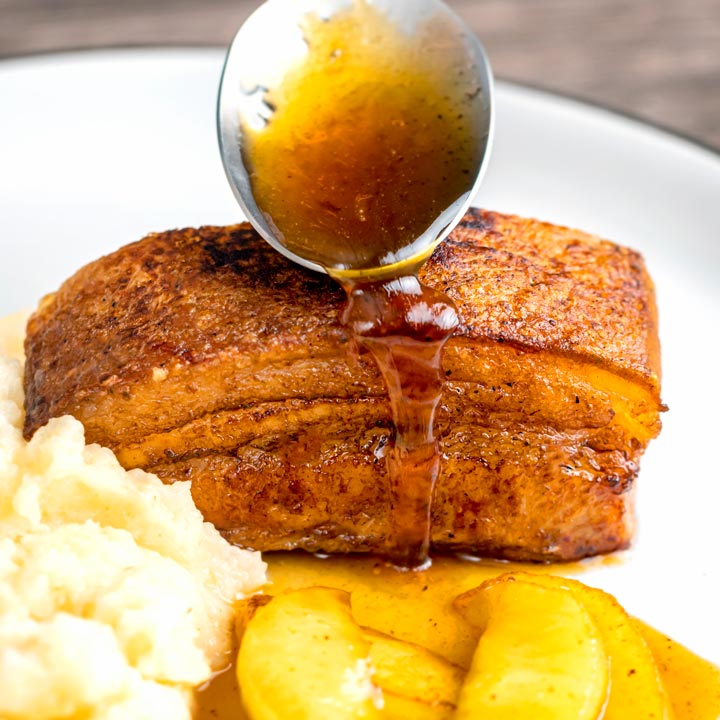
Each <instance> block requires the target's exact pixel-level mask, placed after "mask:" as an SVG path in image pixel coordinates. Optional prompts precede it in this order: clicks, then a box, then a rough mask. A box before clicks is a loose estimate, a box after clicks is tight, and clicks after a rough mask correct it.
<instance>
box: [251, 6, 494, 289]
mask: <svg viewBox="0 0 720 720" xmlns="http://www.w3.org/2000/svg"><path fill="white" fill-rule="evenodd" d="M447 22H448V21H446V20H442V19H439V18H433V20H432V22H428V23H427V24H426V25H427V26H426V27H420V28H419V29H418V32H417V33H416V34H414V35H412V36H410V35H406V34H405V33H404V32H402V31H401V30H398V29H397V28H396V26H395V24H394V23H393V22H391V21H390V20H389V19H388V18H387V17H386V16H385V15H384V14H383V13H382V12H381V11H380V10H378V9H377V8H375V7H373V6H372V5H371V4H369V3H368V2H367V0H354V2H353V3H352V4H351V5H350V6H349V7H347V8H346V9H344V10H342V11H339V12H338V13H337V14H335V15H334V16H332V17H331V18H330V19H329V20H324V19H322V18H320V17H318V16H316V15H314V14H308V15H307V17H306V20H305V23H304V25H303V26H302V30H303V37H304V39H305V42H306V44H307V54H306V55H305V57H304V58H303V59H302V61H300V62H298V63H297V65H296V66H295V67H293V68H292V69H291V70H290V71H289V72H288V73H286V75H285V76H284V77H283V79H282V82H281V84H280V85H279V86H278V87H276V88H272V89H271V90H269V91H268V92H267V93H266V94H265V96H264V102H265V104H266V105H267V107H268V108H269V109H270V110H271V111H272V114H271V116H270V118H269V119H268V120H267V123H266V124H264V126H262V127H259V128H258V127H250V126H249V125H248V126H244V127H243V138H244V145H243V149H242V151H243V157H244V161H245V164H246V166H247V167H248V170H249V173H250V181H251V184H252V190H253V195H254V197H255V198H256V200H257V201H258V207H260V209H261V210H262V211H263V213H264V214H265V216H266V217H267V218H268V219H269V220H270V222H271V224H272V225H273V226H274V227H275V228H276V229H277V236H278V237H279V239H281V240H282V242H283V244H284V245H285V246H286V247H287V248H288V249H289V250H292V251H293V252H295V253H296V254H298V255H300V256H302V257H304V258H306V259H308V260H312V261H314V262H316V263H318V264H319V265H322V266H323V267H325V268H327V269H328V271H329V272H330V273H331V274H333V275H335V276H336V277H337V276H344V275H350V276H354V277H358V276H359V277H366V276H367V275H368V273H370V274H378V271H380V270H381V274H383V275H385V276H386V277H387V276H390V275H399V274H403V273H404V274H407V273H408V272H413V271H414V270H415V269H416V268H417V267H418V266H419V264H420V263H421V262H422V261H423V260H424V259H425V258H426V257H427V256H428V255H429V254H430V252H431V251H432V248H433V245H434V240H435V236H434V235H433V236H432V237H430V238H423V239H422V240H421V241H419V242H418V238H421V236H422V235H423V234H424V233H425V232H426V230H428V229H429V228H430V227H431V226H432V225H433V224H434V223H435V221H436V220H437V219H438V217H439V216H441V215H442V213H443V211H445V210H446V209H447V208H449V207H450V206H452V205H453V203H455V202H456V201H458V200H459V199H461V198H462V197H463V196H464V195H465V194H466V193H468V192H469V191H470V190H471V189H472V186H473V184H474V180H475V177H474V175H475V171H476V168H477V166H478V163H479V161H480V156H481V154H482V148H483V144H482V143H481V142H480V137H481V133H484V132H485V130H484V125H483V121H482V118H483V111H482V108H483V104H482V103H483V99H482V98H481V97H480V94H479V86H478V84H477V82H476V81H475V77H476V72H475V71H474V66H473V65H472V63H471V62H470V61H469V60H468V56H467V51H466V49H465V45H464V41H463V40H462V38H461V36H460V33H459V30H455V29H453V28H451V27H450V26H449V25H448V26H446V25H445V24H444V23H447ZM439 23H443V26H442V27H439V25H438V24H439ZM445 224H446V225H447V223H445Z"/></svg>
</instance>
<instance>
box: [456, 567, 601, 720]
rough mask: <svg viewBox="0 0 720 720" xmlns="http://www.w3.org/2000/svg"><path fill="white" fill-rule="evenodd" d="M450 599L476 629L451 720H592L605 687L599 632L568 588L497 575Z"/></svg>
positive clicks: (596, 715)
mask: <svg viewBox="0 0 720 720" xmlns="http://www.w3.org/2000/svg"><path fill="white" fill-rule="evenodd" d="M456 606H457V607H458V609H459V610H460V611H461V612H462V613H463V615H464V616H465V618H466V619H467V620H468V622H470V623H471V624H473V625H475V626H476V627H477V628H478V629H479V630H480V631H481V632H482V635H481V636H480V639H479V641H478V645H477V649H476V650H475V654H474V656H473V661H472V665H471V666H470V670H469V672H468V674H467V677H466V678H465V682H464V684H463V686H462V689H461V690H460V697H459V700H458V708H457V713H456V718H457V720H470V719H471V718H483V720H517V718H532V720H597V718H598V717H600V713H601V711H602V708H603V705H604V703H605V701H606V699H607V694H608V661H607V656H606V654H605V648H604V646H603V642H602V639H601V636H600V632H599V630H598V628H597V627H596V625H595V623H594V622H593V620H592V618H591V617H590V614H589V613H588V611H587V610H586V609H585V607H584V606H583V604H582V603H581V602H580V601H579V600H578V599H577V598H576V597H575V596H574V594H573V593H571V592H569V591H568V590H566V589H563V588H559V587H558V588H555V587H547V586H543V585H540V584H538V583H535V582H530V581H528V580H526V579H518V578H516V577H508V576H502V577H500V578H496V579H494V580H490V581H488V582H486V583H483V585H481V586H480V587H479V588H475V589H473V590H470V591H468V592H467V593H464V594H463V595H460V596H459V598H458V599H457V601H456Z"/></svg>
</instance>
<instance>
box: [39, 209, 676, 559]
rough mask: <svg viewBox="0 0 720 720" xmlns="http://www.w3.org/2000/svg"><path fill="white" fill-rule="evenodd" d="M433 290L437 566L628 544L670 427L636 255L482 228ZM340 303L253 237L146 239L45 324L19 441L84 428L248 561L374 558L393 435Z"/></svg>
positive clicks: (546, 227)
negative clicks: (256, 556) (451, 313)
mask: <svg viewBox="0 0 720 720" xmlns="http://www.w3.org/2000/svg"><path fill="white" fill-rule="evenodd" d="M421 280H422V281H423V282H425V283H426V284H428V285H430V286H433V287H436V288H439V289H441V290H443V291H444V292H445V293H447V294H448V295H449V296H450V297H451V298H452V299H453V300H454V301H455V303H456V304H457V307H458V311H459V316H460V319H461V323H460V326H459V328H458V330H457V331H456V333H455V335H454V336H453V338H451V340H450V341H449V342H448V344H447V346H446V349H445V353H444V360H443V365H444V369H445V375H446V382H445V386H444V389H443V395H442V402H441V406H440V409H439V412H438V418H437V427H438V431H439V434H440V445H441V451H442V466H441V474H440V477H439V479H438V481H437V485H436V491H435V496H434V499H433V506H432V508H433V509H432V543H433V547H434V548H435V549H436V550H438V549H443V550H453V551H454V550H464V551H472V552H476V553H479V554H482V555H485V556H488V557H498V558H510V559H519V560H572V559H576V558H581V557H585V556H589V555H595V554H598V553H607V552H611V551H614V550H617V549H620V548H625V547H627V546H628V544H629V543H630V541H631V538H632V534H633V529H634V511H633V488H634V481H635V478H636V475H637V472H638V463H639V460H640V456H641V455H642V453H643V451H644V450H645V447H646V446H647V443H648V442H649V441H650V440H651V439H652V438H653V437H655V436H656V435H657V434H658V432H659V430H660V412H661V411H662V410H663V406H662V404H661V401H660V356H659V344H658V337H657V313H656V307H655V300H654V290H653V285H652V282H651V280H650V278H649V276H648V274H647V272H646V269H645V266H644V263H643V260H642V258H641V257H640V255H638V254H637V253H636V252H634V251H632V250H629V249H626V248H623V247H620V246H618V245H615V244H613V243H611V242H607V241H604V240H601V239H599V238H597V237H595V236H592V235H589V234H586V233H583V232H580V231H578V230H571V229H568V228H564V227H558V226H554V225H550V224H548V223H542V222H538V221H536V220H526V219H521V218H519V217H515V216H510V215H501V214H498V213H492V212H486V211H480V210H471V211H470V212H469V213H468V214H467V215H466V216H465V218H464V219H463V221H462V222H461V223H460V225H459V226H458V227H457V228H456V230H455V231H454V232H453V233H452V234H451V235H450V237H449V238H448V239H447V240H446V241H445V242H444V243H443V244H442V245H441V246H439V247H438V249H437V250H436V251H435V253H434V255H433V256H432V258H431V259H430V260H429V261H428V263H427V264H426V265H425V267H424V268H423V269H422V271H421ZM343 303H344V297H343V293H342V292H341V291H340V289H339V288H338V287H337V286H336V285H335V283H334V282H333V281H331V280H330V279H329V278H328V277H326V276H323V275H319V274H315V273H312V272H309V271H307V270H304V269H302V268H300V267H297V266H295V265H293V264H292V263H290V262H289V261H287V260H286V259H285V258H284V257H283V256H281V255H279V254H278V253H276V252H275V251H274V250H273V249H272V248H271V247H269V246H268V245H267V244H266V243H265V242H264V241H263V240H261V238H260V237H259V236H258V235H257V234H256V233H255V232H254V231H253V230H252V228H251V227H250V226H249V225H237V226H233V227H203V228H199V229H185V230H175V231H170V232H165V233H158V234H153V235H149V236H148V237H146V238H144V239H143V240H140V241H139V242H136V243H134V244H132V245H128V246H126V247H124V248H122V249H121V250H119V251H117V252H115V253H113V254H112V255H109V256H107V257H104V258H101V259H100V260H97V261H96V262H94V263H91V264H90V265H88V266H86V267H84V268H83V269H81V270H80V271H79V272H78V273H76V274H75V275H74V276H73V277H72V278H70V279H69V280H68V281H66V282H65V283H64V284H63V286H62V287H61V288H60V289H59V290H58V291H57V293H55V294H54V295H51V296H49V297H47V298H45V299H44V301H43V302H42V303H41V305H40V307H39V308H38V310H37V312H36V313H35V314H34V316H33V317H32V318H31V320H30V322H29V324H28V333H27V339H26V348H25V349H26V354H27V363H26V368H25V391H26V403H27V415H26V421H25V433H26V435H27V436H30V435H32V433H33V432H34V431H35V430H36V429H37V428H38V427H40V426H41V425H43V424H44V423H46V422H47V421H48V419H49V418H51V417H55V416H58V415H63V414H67V413H69V414H71V415H74V416H75V417H76V418H78V419H79V420H80V421H81V422H82V423H83V424H84V426H85V429H86V434H87V440H88V441H89V442H96V443H100V444H101V445H105V446H107V447H109V448H111V449H112V450H113V451H115V453H116V454H117V456H118V458H119V459H120V462H121V463H122V464H123V465H124V466H125V467H126V468H135V467H141V468H144V469H147V470H150V471H152V472H155V473H157V474H158V475H159V476H160V477H161V478H163V480H165V481H166V482H177V481H190V482H191V483H192V493H193V497H194V498H195V502H196V503H197V505H198V507H199V508H200V510H201V511H202V512H203V513H204V515H205V517H206V518H207V519H208V520H210V521H211V522H213V523H214V524H215V525H216V526H217V527H218V528H219V529H220V530H222V531H223V532H224V533H225V534H226V536H227V537H228V538H229V539H230V540H232V541H233V542H236V543H238V544H240V545H243V546H247V547H251V548H255V549H259V550H275V549H290V548H304V549H306V550H311V551H323V552H346V551H373V550H379V549H382V547H383V545H384V543H385V541H386V539H387V538H388V536H389V535H390V534H391V533H392V526H391V521H390V512H389V510H390V508H389V505H388V503H389V496H390V493H389V482H388V476H387V473H386V468H385V462H384V456H385V453H386V452H387V449H388V446H389V444H390V443H392V442H393V432H394V431H393V425H392V421H391V418H390V411H389V405H388V400H387V394H386V391H385V388H384V387H383V384H382V381H381V378H380V376H379V373H378V370H377V368H376V366H375V364H374V362H373V360H372V358H371V357H370V356H369V355H368V354H366V353H362V352H361V353H360V354H357V352H356V350H355V349H354V345H353V343H352V342H351V338H350V337H349V334H348V331H347V330H346V329H345V328H344V327H343V326H342V325H341V324H340V321H339V318H340V316H341V313H342V308H343ZM650 491H651V489H650Z"/></svg>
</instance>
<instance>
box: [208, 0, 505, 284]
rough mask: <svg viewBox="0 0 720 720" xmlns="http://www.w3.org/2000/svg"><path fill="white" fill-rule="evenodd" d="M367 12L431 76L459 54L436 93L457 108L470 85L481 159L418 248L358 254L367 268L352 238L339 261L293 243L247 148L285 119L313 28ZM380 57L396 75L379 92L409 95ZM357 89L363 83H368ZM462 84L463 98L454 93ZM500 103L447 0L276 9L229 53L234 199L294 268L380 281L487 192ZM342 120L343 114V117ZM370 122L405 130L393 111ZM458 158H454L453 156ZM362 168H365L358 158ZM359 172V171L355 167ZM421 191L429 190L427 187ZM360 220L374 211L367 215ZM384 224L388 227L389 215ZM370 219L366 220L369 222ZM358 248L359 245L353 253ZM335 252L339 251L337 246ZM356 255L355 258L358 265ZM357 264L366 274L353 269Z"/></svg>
mask: <svg viewBox="0 0 720 720" xmlns="http://www.w3.org/2000/svg"><path fill="white" fill-rule="evenodd" d="M368 8H369V9H370V11H371V12H372V13H375V14H379V16H381V17H382V22H383V24H384V25H387V24H388V23H389V24H390V26H392V29H393V32H396V33H397V35H398V37H401V38H403V42H407V43H411V42H413V43H415V44H416V46H417V48H416V50H415V52H416V53H419V54H416V57H418V58H419V59H420V60H422V58H423V56H427V57H432V58H434V59H433V61H432V62H433V65H432V66H428V67H431V70H432V69H433V68H435V67H437V66H438V63H437V62H436V61H435V59H438V58H440V59H441V58H442V57H443V56H444V55H449V54H450V53H452V54H453V57H454V58H456V60H455V61H454V65H453V66H452V67H453V70H452V73H451V75H452V77H451V76H448V77H447V79H445V78H443V77H441V76H438V77H439V78H440V79H439V81H438V83H436V84H439V85H440V87H439V88H438V92H439V93H444V92H445V87H444V86H443V83H446V85H447V97H446V100H448V102H449V98H450V97H451V93H452V92H456V93H457V92H458V90H457V88H458V87H459V85H458V82H459V81H461V82H462V83H464V85H463V87H464V88H471V90H470V91H464V94H462V95H458V97H462V98H463V102H465V101H467V102H469V103H472V108H470V110H469V111H468V108H465V113H466V116H467V115H468V114H470V113H472V115H473V120H472V122H473V126H472V127H473V152H472V158H471V159H470V160H468V161H467V162H465V163H464V165H463V170H462V172H463V173H464V174H465V175H464V177H463V178H461V182H462V186H461V188H460V190H458V192H454V193H451V195H450V199H449V200H447V202H446V203H445V201H444V200H441V203H444V204H441V205H440V206H438V207H434V206H433V208H432V210H431V211H430V210H428V207H429V206H428V205H427V204H425V205H424V206H423V207H424V208H425V209H426V210H428V212H431V216H430V217H429V219H428V220H427V221H426V220H424V219H423V220H422V221H421V224H420V225H419V229H418V230H417V232H416V233H415V235H413V237H412V238H411V239H410V241H408V242H406V243H405V244H404V245H403V246H402V247H399V245H398V246H397V247H396V246H395V245H393V246H392V247H388V248H386V249H387V250H388V252H386V253H383V254H381V255H378V254H376V255H375V256H373V257H372V258H371V257H370V256H367V257H366V256H361V254H358V255H357V257H359V258H360V259H358V260H357V261H356V260H354V259H352V258H354V257H355V255H352V253H353V252H355V251H356V250H357V243H356V242H355V238H353V237H350V236H348V238H347V240H346V243H345V244H346V248H345V250H344V251H342V248H341V246H342V241H341V240H339V241H338V244H337V248H338V249H337V254H338V255H337V257H335V256H334V255H332V253H331V254H328V253H327V252H326V253H325V254H324V255H321V254H319V253H317V252H315V251H314V248H313V247H312V243H311V241H310V240H308V241H307V242H304V239H303V238H296V237H292V235H293V233H292V232H287V231H285V230H284V229H281V228H280V227H279V225H280V223H276V222H275V221H274V216H273V214H272V213H270V212H268V208H267V207H266V206H265V204H264V202H263V199H262V198H261V197H259V196H258V192H257V188H256V187H255V185H254V182H255V180H256V179H257V176H258V175H260V174H261V173H260V172H259V171H258V172H257V173H255V174H254V168H253V166H252V162H251V161H250V159H249V157H248V154H249V150H248V148H249V147H250V142H251V136H252V135H253V134H254V133H257V132H262V131H263V129H264V128H266V127H269V126H270V125H271V124H272V123H273V118H274V115H275V113H276V111H277V107H276V105H277V103H276V102H275V101H274V99H273V98H274V97H277V94H276V93H277V92H278V91H280V92H282V87H283V83H284V82H286V78H288V77H290V76H292V74H293V73H294V74H295V75H297V73H298V68H302V64H303V62H304V61H305V59H306V58H307V57H308V53H309V52H310V51H311V50H312V44H313V42H314V38H312V37H310V38H309V37H308V26H309V19H314V20H315V21H316V22H317V23H318V24H319V25H320V26H322V25H323V24H325V23H330V21H333V20H334V19H336V18H339V17H341V16H342V14H343V13H346V14H347V13H349V12H353V11H356V12H359V11H365V12H367V11H368ZM361 29H364V28H361ZM343 42H344V43H346V44H347V48H348V54H351V53H352V52H356V53H362V52H366V51H367V46H368V45H369V44H370V45H372V44H373V43H375V44H380V43H381V42H382V38H381V37H380V36H379V35H377V36H375V35H373V33H372V32H371V31H368V32H367V33H363V32H359V33H355V34H351V33H346V36H345V37H344V38H343ZM353 43H354V45H353ZM339 54H341V50H339V49H338V50H337V51H333V52H330V53H327V55H323V57H322V63H324V64H326V66H327V67H325V65H322V66H321V67H320V68H319V70H320V72H319V76H321V77H325V76H326V75H327V73H330V72H331V71H332V63H333V62H334V60H336V56H337V55H339ZM371 57H377V58H382V60H383V63H388V64H387V67H386V66H385V65H384V66H383V68H377V72H375V73H373V74H372V77H373V80H372V82H373V83H375V85H378V86H381V85H383V84H384V83H387V84H388V87H387V88H385V92H386V93H389V94H387V97H388V98H390V99H391V100H392V98H393V97H394V96H395V88H396V87H397V88H400V89H401V90H402V87H403V81H402V80H397V78H396V79H395V80H393V68H392V61H393V57H394V56H393V54H392V51H390V50H388V52H387V53H385V54H384V55H383V53H382V52H381V51H380V50H378V52H377V53H376V54H375V55H371ZM457 58H460V62H457ZM315 70H316V71H317V70H318V68H317V67H316V68H315ZM371 70H372V68H371ZM418 72H420V73H421V72H422V71H421V70H420V71H418ZM460 76H462V78H460ZM392 82H395V85H394V86H392V87H391V86H390V85H389V84H390V83H392ZM358 83H360V80H359V79H358ZM453 83H454V86H455V90H451V85H453ZM366 84H367V82H366ZM381 89H382V88H381ZM492 96H493V80H492V72H491V69H490V65H489V62H488V60H487V57H486V55H485V52H484V50H483V47H482V45H481V44H480V42H479V40H478V39H477V38H476V36H475V35H474V34H473V33H472V32H471V31H470V30H469V29H468V28H467V26H466V25H465V24H464V23H463V21H462V20H461V19H460V18H459V17H458V16H457V15H455V13H453V12H452V11H451V10H450V9H449V8H448V7H447V6H446V5H445V4H444V3H443V2H440V0H300V1H298V0H268V1H267V2H265V3H264V4H263V5H261V6H260V7H259V8H258V9H257V10H256V11H255V13H253V15H251V16H250V18H248V20H247V21H246V22H245V23H244V25H243V26H242V27H241V28H240V30H239V31H238V33H237V35H236V36H235V39H234V40H233V42H232V44H231V45H230V48H229V50H228V54H227V57H226V61H225V67H224V70H223V75H222V80H221V84H220V92H219V98H218V108H217V123H218V136H219V144H220V152H221V156H222V161H223V165H224V167H225V171H226V173H227V176H228V179H229V181H230V185H231V187H232V190H233V192H234V194H235V196H236V198H237V200H238V202H239V204H240V206H241V208H242V209H243V211H244V213H245V215H246V217H247V219H248V220H249V221H250V222H251V223H252V224H253V226H254V227H255V229H256V230H257V231H258V232H259V233H260V235H261V236H262V237H263V238H265V240H267V241H268V242H269V243H270V244H271V245H272V246H273V247H274V248H275V249H277V250H278V251H279V252H281V253H282V254H284V255H285V256H286V257H288V258H290V259H291V260H293V261H294V262H296V263H299V264H300V265H303V266H305V267H308V268H311V269H312V270H316V271H319V272H328V271H330V272H331V274H334V275H336V276H341V275H342V274H343V272H345V271H353V270H355V269H358V270H360V271H363V272H365V271H372V270H373V268H381V269H384V268H394V267H396V266H402V265H403V264H404V263H409V262H411V261H413V260H415V259H419V262H421V261H422V260H424V259H425V258H426V257H427V256H429V254H430V253H431V252H432V249H433V248H434V247H435V246H436V245H437V244H438V243H439V242H441V241H442V239H443V238H444V237H446V236H447V234H448V233H449V232H450V231H451V230H452V228H453V227H454V225H455V224H456V223H457V221H458V220H459V219H460V217H462V215H463V214H464V212H465V211H466V210H467V208H468V206H469V205H470V203H471V200H472V198H473V196H474V194H475V192H476V190H477V188H478V186H479V184H480V181H481V179H482V175H483V172H484V169H485V167H486V165H487V159H488V156H489V151H490V145H491V139H492V130H493V102H492ZM453 97H454V96H453ZM423 101H424V100H423V97H422V96H421V95H419V96H418V103H420V104H422V103H423ZM341 102H342V99H339V100H338V103H341ZM456 105H457V103H456ZM448 109H449V110H452V111H453V112H455V111H456V110H458V111H459V112H458V114H457V117H458V118H462V117H463V114H462V111H463V108H456V107H455V106H452V107H449V108H448ZM339 111H340V112H342V108H340V110H339ZM349 112H350V111H349ZM432 112H435V111H434V110H433V111H432ZM437 117H438V118H441V117H442V114H440V113H438V114H437ZM370 122H371V123H372V124H373V126H374V127H372V128H371V131H372V133H374V134H375V135H377V137H379V138H382V137H383V136H384V134H387V131H388V128H390V127H394V128H395V129H396V128H397V126H398V124H399V121H398V119H397V117H396V116H394V115H393V114H392V108H389V112H388V113H387V114H385V113H384V112H377V113H375V114H374V115H372V116H371V120H370ZM458 122H460V121H458ZM468 122H469V121H468ZM403 127H404V125H403ZM395 131H396V130H395ZM406 132H407V140H408V144H409V145H411V144H412V142H417V137H416V136H417V132H418V131H417V126H415V128H413V127H410V126H408V128H407V131H406ZM413 133H415V134H413ZM396 134H397V131H396ZM401 139H402V138H401ZM330 144H331V143H328V145H330ZM335 145H337V143H335ZM329 150H330V149H329ZM429 152H431V153H432V152H433V149H432V148H431V149H430V151H429ZM392 153H393V154H397V151H396V150H395V149H393V151H392ZM440 153H441V150H440V148H439V146H438V149H437V168H438V170H437V174H440V173H442V172H447V170H445V171H442V170H440V168H441V167H442V164H443V162H444V163H445V165H446V166H447V157H441V156H440ZM450 154H451V155H452V151H450ZM288 155H295V153H288ZM291 159H292V160H295V159H296V158H291V157H288V156H286V157H283V156H282V153H280V155H279V156H278V157H277V158H276V159H275V158H274V157H273V162H276V163H277V164H278V166H281V165H282V164H283V162H284V161H286V160H287V161H290V160H291ZM430 160H431V161H432V162H434V160H435V158H433V157H430ZM354 162H356V163H357V158H356V159H355V161H354ZM388 162H390V158H388ZM458 162H459V161H458ZM336 164H337V163H336ZM427 164H428V163H427V158H426V165H427ZM330 165H332V162H330V161H329V162H328V166H330ZM350 165H351V167H352V163H351V164H350ZM457 172H460V171H459V170H458V171H457ZM319 174H321V173H318V171H317V166H315V167H314V169H313V172H312V173H310V172H308V176H309V177H317V176H318V175H319ZM354 179H355V178H354V177H353V176H352V175H350V176H349V179H348V178H346V179H345V180H344V184H345V185H347V184H348V182H350V183H352V182H353V181H354ZM444 179H445V178H443V180H444ZM452 179H453V178H450V180H452ZM420 184H422V185H426V184H427V183H426V182H425V181H423V182H422V183H420ZM358 193H359V194H358V195H357V197H358V198H360V199H361V200H362V199H364V198H366V195H363V194H362V191H361V190H359V191H358ZM387 194H388V193H386V192H385V191H382V192H379V195H382V196H383V197H385V196H386V195H387ZM411 194H412V193H411ZM396 207H397V206H396ZM357 212H360V213H365V212H366V211H365V209H363V208H360V210H359V211H357ZM370 213H371V211H367V214H370ZM377 214H378V216H379V217H383V214H382V212H378V213H377ZM394 214H397V213H396V211H395V210H392V209H391V210H389V211H388V210H387V209H386V210H385V215H384V216H394ZM361 219H362V220H365V217H361ZM402 229H405V228H404V227H403V228H402ZM412 232H415V231H412ZM379 242H380V241H379V240H378V243H379ZM353 244H355V247H354V248H353V247H352V246H353ZM391 244H392V243H391ZM326 245H327V247H332V248H334V243H333V241H332V240H331V241H328V242H327V243H326ZM348 248H350V249H348ZM333 252H335V251H334V250H333ZM348 253H350V254H351V255H352V257H351V259H350V260H348ZM355 262H357V266H356V265H354V264H353V263H355ZM419 262H417V264H419Z"/></svg>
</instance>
